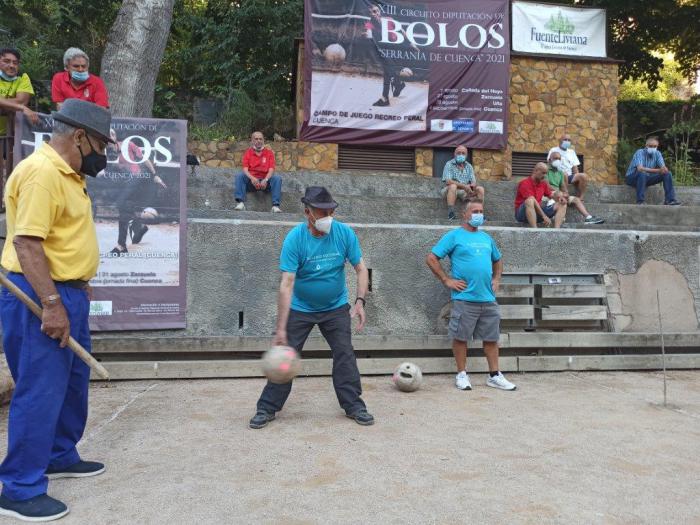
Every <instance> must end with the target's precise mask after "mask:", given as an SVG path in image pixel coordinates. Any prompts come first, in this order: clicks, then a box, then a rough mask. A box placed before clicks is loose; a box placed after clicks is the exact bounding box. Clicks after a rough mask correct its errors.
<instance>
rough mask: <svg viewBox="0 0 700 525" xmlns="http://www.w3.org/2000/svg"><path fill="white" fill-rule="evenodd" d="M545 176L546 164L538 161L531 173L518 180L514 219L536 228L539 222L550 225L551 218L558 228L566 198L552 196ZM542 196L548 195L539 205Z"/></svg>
mask: <svg viewBox="0 0 700 525" xmlns="http://www.w3.org/2000/svg"><path fill="white" fill-rule="evenodd" d="M546 176H547V165H546V164H545V163H544V162H538V163H537V164H535V167H534V168H533V170H532V175H530V176H529V177H527V178H526V179H523V180H521V181H520V183H519V184H518V191H517V192H516V194H515V220H516V221H518V222H522V223H527V224H528V225H529V226H530V227H531V228H537V223H539V222H543V223H544V224H545V226H551V224H552V219H554V227H555V228H560V227H561V225H562V223H563V222H564V219H565V218H566V199H565V198H563V197H561V196H559V199H558V200H554V199H553V198H552V196H553V193H552V188H550V187H549V184H548V183H547V181H546V180H545V177H546ZM543 197H548V200H547V203H546V205H545V206H544V207H541V206H540V203H541V202H542V198H543Z"/></svg>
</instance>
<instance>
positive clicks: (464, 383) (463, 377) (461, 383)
mask: <svg viewBox="0 0 700 525" xmlns="http://www.w3.org/2000/svg"><path fill="white" fill-rule="evenodd" d="M455 386H456V387H457V388H459V389H460V390H471V389H472V384H471V383H470V382H469V376H468V375H467V373H466V372H465V371H461V372H460V373H459V374H457V376H455Z"/></svg>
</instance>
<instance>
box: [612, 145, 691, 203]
mask: <svg viewBox="0 0 700 525" xmlns="http://www.w3.org/2000/svg"><path fill="white" fill-rule="evenodd" d="M660 182H661V183H663V185H664V204H667V205H669V206H678V205H679V204H680V202H678V201H677V200H676V190H675V189H674V188H673V175H671V172H670V171H668V168H667V167H666V163H665V162H664V157H663V155H661V152H660V151H659V139H658V138H656V137H649V138H648V139H647V142H646V147H645V148H642V149H638V150H637V151H636V152H635V153H634V156H633V157H632V162H630V165H629V168H627V174H626V175H625V183H626V184H627V185H628V186H632V187H636V188H637V204H644V195H645V194H646V191H647V187H649V186H653V185H654V184H659V183H660Z"/></svg>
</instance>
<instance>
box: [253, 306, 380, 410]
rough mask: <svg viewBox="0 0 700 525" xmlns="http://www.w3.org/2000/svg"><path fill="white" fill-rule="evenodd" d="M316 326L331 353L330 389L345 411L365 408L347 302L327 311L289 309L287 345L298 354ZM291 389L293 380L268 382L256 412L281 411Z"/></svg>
mask: <svg viewBox="0 0 700 525" xmlns="http://www.w3.org/2000/svg"><path fill="white" fill-rule="evenodd" d="M315 325H318V328H319V330H320V331H321V335H323V337H324V338H325V340H326V341H327V342H328V345H329V346H330V347H331V352H332V353H333V388H335V395H336V396H337V397H338V402H339V403H340V406H341V407H342V408H343V410H345V413H346V414H354V413H356V412H357V411H358V410H364V409H365V408H367V407H366V406H365V402H364V401H362V398H361V397H360V396H361V395H362V385H361V384H360V371H359V370H358V369H357V360H356V359H355V351H354V350H353V348H352V342H351V334H350V329H351V319H350V305H348V304H346V305H344V306H341V307H340V308H336V309H334V310H328V311H327V312H315V313H307V312H299V311H297V310H290V311H289V319H288V320H287V341H288V343H289V346H291V347H292V348H295V349H296V351H297V352H299V353H301V350H302V348H303V347H304V343H305V342H306V339H307V338H308V337H309V333H310V332H311V330H312V329H313V327H314V326H315ZM291 391H292V382H291V381H290V382H289V383H284V384H276V383H271V382H270V381H268V382H267V385H266V386H265V388H264V390H263V392H262V394H261V395H260V399H259V400H258V405H257V407H258V411H264V412H267V413H268V414H274V413H276V412H279V411H280V410H282V407H283V406H284V403H285V401H287V398H288V397H289V393H290V392H291Z"/></svg>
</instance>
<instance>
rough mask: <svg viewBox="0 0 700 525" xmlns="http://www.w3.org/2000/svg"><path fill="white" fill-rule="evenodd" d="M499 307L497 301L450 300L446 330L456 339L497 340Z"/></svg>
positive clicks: (499, 317) (498, 333) (499, 319)
mask: <svg viewBox="0 0 700 525" xmlns="http://www.w3.org/2000/svg"><path fill="white" fill-rule="evenodd" d="M500 325H501V307H500V306H498V303H496V302H493V303H470V302H468V301H452V310H451V311H450V322H449V324H448V325H447V332H448V333H449V335H450V337H451V338H452V339H456V340H457V341H470V340H472V339H480V340H481V341H488V342H494V341H498V339H499V337H500V335H501V330H500Z"/></svg>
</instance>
